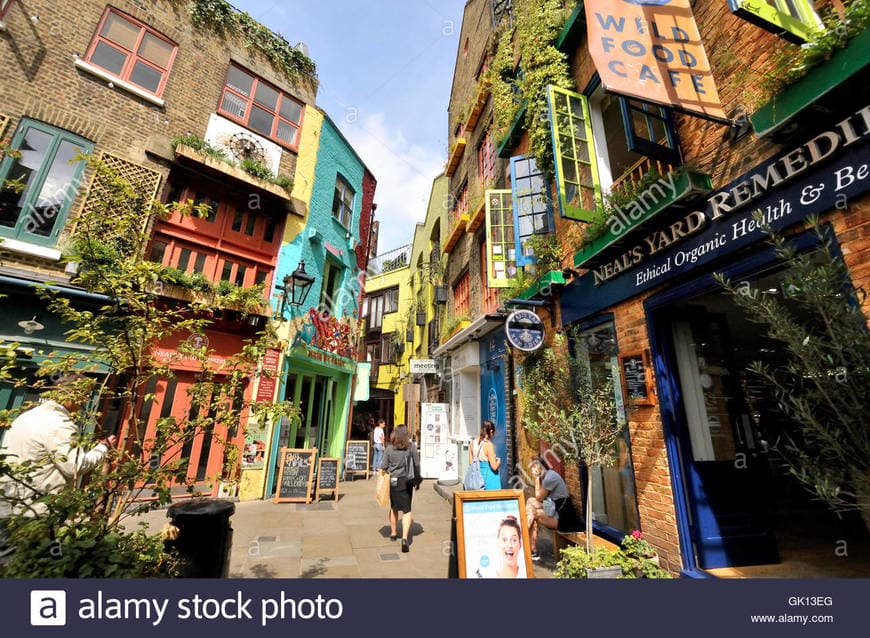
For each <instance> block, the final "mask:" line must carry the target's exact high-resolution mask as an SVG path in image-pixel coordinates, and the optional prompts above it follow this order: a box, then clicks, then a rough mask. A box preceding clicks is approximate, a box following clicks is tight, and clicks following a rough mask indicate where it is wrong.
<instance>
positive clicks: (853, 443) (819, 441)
mask: <svg viewBox="0 0 870 638" xmlns="http://www.w3.org/2000/svg"><path fill="white" fill-rule="evenodd" d="M759 219H760V218H759ZM810 223H811V225H812V227H813V229H814V231H815V234H816V235H817V237H818V238H819V241H820V245H819V246H818V248H816V249H814V250H811V251H808V252H802V253H801V252H798V251H797V250H796V249H795V247H794V245H793V244H792V243H791V242H789V241H788V240H787V239H786V238H784V237H782V236H780V235H777V234H775V233H773V232H772V231H771V229H770V228H769V227H767V228H766V231H767V233H768V236H769V237H770V242H771V243H772V245H773V246H774V248H775V251H776V255H777V257H778V258H779V259H780V260H781V261H782V264H783V266H785V267H786V270H785V271H784V281H783V284H782V290H783V291H784V293H785V295H784V296H782V297H781V296H779V295H763V294H761V293H760V291H759V290H757V289H755V288H753V287H752V286H751V285H750V284H749V283H748V282H733V281H729V280H727V279H726V278H724V277H722V276H719V277H718V279H719V281H720V283H721V284H722V285H723V286H724V287H725V288H726V289H727V290H728V291H729V292H730V293H731V295H732V297H733V299H734V301H735V302H736V303H737V305H738V306H739V307H740V308H741V309H742V310H743V311H744V312H745V313H746V316H747V317H748V318H749V319H750V320H751V321H753V322H755V323H757V324H760V325H761V326H763V328H764V329H765V330H766V333H767V336H769V337H770V338H772V339H774V340H776V341H779V342H780V343H781V344H782V346H783V349H784V352H785V354H786V358H785V360H784V361H783V362H782V363H781V364H779V365H776V366H772V365H770V364H768V363H765V362H763V361H756V362H754V363H752V365H751V366H750V368H749V370H750V371H751V372H752V373H753V374H755V375H757V376H758V377H759V378H761V379H763V380H764V382H765V383H766V384H767V385H768V387H769V388H770V391H771V392H772V394H773V396H774V398H775V399H776V402H777V405H778V408H779V410H780V411H781V412H782V413H783V414H784V415H785V416H786V417H788V419H789V421H790V424H791V425H790V427H788V428H787V429H785V431H784V432H783V434H782V438H781V440H779V441H777V442H775V443H774V451H775V452H777V453H778V454H779V456H780V458H781V460H782V462H783V463H784V465H785V467H786V468H787V469H788V472H789V473H790V474H791V475H792V476H793V477H794V478H796V479H797V480H798V481H800V482H801V483H802V484H803V485H804V487H806V489H808V490H809V491H810V492H811V493H813V494H815V495H816V496H817V497H818V498H819V499H821V500H823V501H824V502H825V503H827V505H828V506H829V507H830V508H831V509H832V510H833V511H835V512H838V513H842V512H847V511H855V510H857V511H859V512H860V513H861V515H862V516H863V517H864V520H865V521H868V520H870V428H868V427H867V415H868V414H870V393H868V391H867V389H868V387H870V331H868V329H867V326H868V323H867V321H868V318H867V315H866V314H865V313H864V311H863V306H864V304H865V303H866V299H867V297H866V292H865V291H864V290H854V289H853V288H852V286H851V284H850V280H849V274H848V271H847V269H846V266H845V264H844V263H843V261H842V260H841V259H839V258H838V257H836V256H835V255H834V254H833V252H832V249H831V239H830V235H829V234H828V233H827V232H826V231H825V230H824V228H823V227H822V226H821V225H820V224H819V221H818V219H815V218H814V219H811V220H810Z"/></svg>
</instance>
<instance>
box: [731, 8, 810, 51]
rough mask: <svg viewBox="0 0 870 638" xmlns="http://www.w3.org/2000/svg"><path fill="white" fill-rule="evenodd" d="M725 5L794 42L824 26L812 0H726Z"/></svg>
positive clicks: (745, 18)
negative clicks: (750, 0) (726, 3)
mask: <svg viewBox="0 0 870 638" xmlns="http://www.w3.org/2000/svg"><path fill="white" fill-rule="evenodd" d="M728 5H729V7H730V8H731V11H732V12H734V13H735V14H736V15H738V16H740V17H741V18H743V19H744V20H747V21H748V22H751V23H752V24H755V25H756V26H759V27H761V28H762V29H766V30H767V31H770V32H772V33H775V34H776V35H778V36H780V37H781V38H784V39H785V40H788V41H789V42H794V43H796V44H802V43H803V42H805V41H807V40H809V39H810V38H811V37H812V35H813V32H814V31H816V30H818V29H820V28H822V27H823V24H822V21H821V20H820V19H819V16H818V14H817V13H816V11H815V9H814V8H813V3H812V1H811V0H760V1H757V0H753V1H752V2H749V0H728Z"/></svg>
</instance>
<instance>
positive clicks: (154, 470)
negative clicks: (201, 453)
mask: <svg viewBox="0 0 870 638" xmlns="http://www.w3.org/2000/svg"><path fill="white" fill-rule="evenodd" d="M82 159H86V160H87V161H88V163H89V170H90V171H93V172H94V173H95V174H96V176H97V178H96V179H95V181H94V184H99V188H98V189H97V188H94V187H92V190H91V193H90V195H89V198H88V204H87V206H85V208H84V210H83V212H82V214H81V215H80V216H79V218H78V219H77V220H76V228H75V233H74V235H73V238H72V240H71V241H70V242H69V245H68V246H67V249H66V251H65V253H66V254H65V257H66V259H67V260H68V261H69V262H70V263H74V264H77V274H76V275H75V276H74V277H73V279H72V280H71V283H72V284H74V285H77V286H80V287H82V288H84V289H86V290H88V291H90V292H92V293H94V294H96V295H100V296H101V297H102V298H103V299H104V301H103V302H102V305H100V306H99V307H97V308H93V307H89V308H84V307H82V306H81V305H79V304H74V303H72V302H71V301H70V299H69V298H67V297H63V296H61V295H59V294H57V293H56V292H53V291H51V290H49V289H48V288H47V287H44V288H43V289H42V291H41V295H42V296H43V298H44V299H45V301H46V303H47V306H48V310H49V311H50V312H51V313H52V314H53V315H55V316H56V317H58V318H59V319H60V320H61V321H62V322H63V324H64V325H65V326H68V327H69V328H68V330H67V332H66V337H67V339H68V340H69V341H70V342H75V343H79V344H83V345H84V346H86V347H87V348H90V349H91V350H90V352H89V354H87V355H82V356H81V357H70V356H65V357H59V356H55V357H50V358H49V360H47V361H46V362H44V363H43V364H42V365H41V366H40V368H39V370H38V373H37V374H38V377H39V378H41V379H49V378H51V377H53V376H56V375H62V374H64V373H66V372H70V371H73V370H75V371H78V372H96V371H97V370H99V369H101V368H102V369H105V367H108V368H109V374H107V375H105V376H103V377H101V379H100V381H99V382H98V383H97V385H96V388H95V389H94V388H92V387H88V388H87V391H88V392H90V391H93V393H94V398H95V400H92V401H91V402H90V404H89V405H90V406H91V407H90V408H89V409H86V410H84V411H83V412H82V413H81V414H79V415H75V418H76V420H77V423H78V424H79V426H80V445H81V446H82V447H84V448H86V449H87V448H89V447H91V446H92V445H93V444H94V442H95V441H96V439H97V438H98V433H99V425H98V424H99V423H101V420H102V419H101V417H102V413H101V410H102V409H103V406H106V405H112V406H113V409H114V410H117V411H118V412H119V414H121V415H122V421H121V432H122V440H121V441H120V444H119V445H118V447H117V449H115V450H112V451H111V452H110V455H109V459H108V463H107V464H106V467H104V468H103V471H102V472H101V471H95V472H94V473H93V474H92V475H91V476H90V477H89V479H88V480H87V482H85V484H84V485H80V486H77V487H71V488H66V489H63V490H61V491H59V492H57V493H51V494H38V495H37V498H36V499H35V505H36V507H34V506H33V504H25V503H20V502H8V501H9V499H8V498H7V499H6V500H7V505H10V506H13V507H15V508H16V511H19V513H17V514H15V515H13V516H12V517H11V518H10V519H8V520H7V524H8V527H9V529H10V532H11V535H10V536H11V542H12V544H13V546H14V548H15V550H16V551H15V552H14V554H13V555H12V557H11V559H10V560H9V561H8V562H7V563H6V564H5V565H3V566H0V574H2V575H4V576H13V577H16V576H27V577H31V578H33V577H37V578H48V577H78V576H85V577H118V576H132V577H145V576H159V575H172V574H174V573H175V571H176V567H177V563H176V561H175V560H174V559H173V557H172V556H170V555H168V554H166V553H165V552H164V549H163V543H162V541H161V538H160V536H159V535H156V536H155V535H153V534H151V535H149V534H147V533H145V531H143V530H141V529H140V530H136V531H133V530H132V529H131V520H132V519H131V517H133V516H135V515H136V514H141V513H143V512H146V511H148V510H150V509H154V508H157V507H160V506H162V505H165V504H167V503H168V502H169V501H170V498H171V493H170V490H171V488H173V487H177V486H179V485H181V486H184V487H186V489H187V491H188V492H189V493H195V490H196V486H195V480H193V479H191V478H188V476H187V459H186V458H184V456H183V455H184V454H185V449H188V448H189V444H190V443H192V442H193V440H194V439H195V438H196V437H199V436H204V437H207V438H211V439H212V449H213V450H214V449H223V450H224V467H223V469H222V472H221V475H220V476H213V477H209V480H219V479H223V480H234V479H236V478H237V475H238V472H239V465H238V449H237V448H236V446H235V445H233V444H231V442H230V440H229V439H230V438H232V437H233V435H234V434H235V433H238V432H239V428H241V427H243V422H244V421H245V417H247V416H250V418H256V419H259V420H268V419H275V418H278V417H280V416H289V417H293V418H295V417H296V416H298V409H297V408H296V407H295V406H293V405H291V404H286V403H280V404H271V403H254V402H251V401H246V400H245V399H244V396H245V393H246V388H247V385H248V383H249V382H250V380H251V379H253V378H255V377H256V375H257V374H258V363H259V361H260V359H261V357H262V355H263V354H264V353H265V350H266V348H267V347H270V345H271V344H272V343H273V342H274V335H273V334H272V333H271V331H269V330H266V331H264V332H262V333H260V334H258V335H256V337H253V338H251V339H248V340H247V341H245V342H244V345H243V347H242V348H241V350H240V351H239V352H238V353H237V354H236V355H234V356H233V357H231V358H229V359H228V361H227V362H226V364H225V365H224V366H223V367H222V368H221V369H220V371H216V370H214V368H213V367H212V366H210V365H209V363H208V360H209V356H210V355H211V354H213V351H211V350H209V349H208V347H195V346H194V345H189V344H188V345H182V346H180V347H179V353H180V354H181V355H182V356H185V357H186V358H187V360H188V362H191V361H194V362H195V366H196V373H195V377H196V379H195V382H194V383H193V384H192V385H191V388H190V389H189V391H188V392H189V397H190V409H189V411H188V412H187V414H185V415H183V416H181V417H175V416H170V417H166V418H161V419H159V420H158V421H157V426H156V432H155V433H153V434H148V433H147V432H146V426H147V423H146V417H145V412H146V410H147V407H148V405H149V404H150V402H151V401H153V400H154V398H155V394H154V390H153V388H154V381H155V380H156V379H158V378H162V379H168V378H172V377H173V374H174V373H173V371H172V369H171V368H170V367H169V365H167V364H166V363H163V362H161V361H159V360H158V359H156V358H155V355H154V346H155V344H158V343H160V342H161V341H165V340H167V339H171V338H173V337H176V338H179V337H186V336H187V335H191V334H202V333H203V331H204V330H205V329H206V328H208V327H209V326H210V325H211V324H212V323H213V317H214V315H215V313H216V312H218V311H224V310H226V309H232V311H234V312H238V313H240V314H239V316H240V317H241V318H242V319H243V318H244V317H245V315H246V314H248V313H256V314H261V315H262V314H268V313H267V312H266V311H265V309H264V307H263V304H264V300H263V298H262V295H263V290H262V287H255V288H252V289H245V290H242V289H238V288H233V289H232V290H229V291H226V294H221V293H220V291H217V290H212V291H211V292H209V293H207V294H201V295H194V299H193V300H192V301H186V302H180V301H173V300H171V299H167V298H164V297H162V296H161V294H160V293H161V292H162V289H163V279H164V277H165V279H167V280H168V281H172V275H173V273H172V272H171V271H170V270H168V269H166V268H164V267H163V266H161V265H159V264H155V263H151V262H148V261H145V260H143V259H142V258H141V255H142V254H143V252H144V249H145V247H146V246H147V244H148V241H149V239H150V236H149V233H150V230H151V228H152V226H153V223H154V221H156V220H158V219H162V218H165V217H167V216H168V215H169V214H170V213H171V212H172V211H174V210H181V212H182V214H191V213H199V212H202V211H198V210H197V209H196V207H193V206H192V205H190V204H188V205H179V204H160V203H157V202H153V201H149V200H147V199H146V198H143V197H142V196H141V195H140V194H139V193H138V192H137V191H136V189H135V188H133V186H132V185H131V184H130V183H129V182H127V181H125V180H124V179H123V178H122V177H121V176H120V175H118V173H117V172H115V171H114V170H112V169H111V168H110V167H108V166H106V165H105V164H104V163H102V162H101V161H99V160H97V159H94V158H82ZM182 343H185V341H183V340H182ZM13 345H14V344H6V347H7V351H8V352H10V353H12V356H14V347H12V346H13ZM4 371H5V373H6V375H7V378H10V377H11V376H12V375H13V374H14V361H12V362H11V363H10V361H9V360H8V359H7V362H6V364H5V365H4ZM20 382H21V381H19V383H20ZM149 382H150V383H149ZM41 383H43V382H42V381H38V382H37V383H36V385H37V386H39V385H40V384H41ZM73 391H75V390H73V389H69V390H65V391H63V392H59V393H55V395H54V396H52V398H55V399H56V400H58V401H60V402H62V401H63V400H64V399H65V398H68V396H65V395H64V392H73ZM79 391H81V389H79ZM28 407H31V406H27V405H25V406H22V408H21V409H22V410H23V409H26V408H28ZM12 417H14V414H7V415H4V421H7V422H8V421H11V419H12ZM93 424H97V425H96V431H95V432H93V433H90V434H89V433H88V432H89V430H91V429H92V427H93ZM218 426H223V427H225V428H226V429H227V431H228V432H229V433H230V435H231V436H228V437H221V436H218V434H217V432H218V431H220V429H221V428H219V427H218ZM11 460H12V459H2V458H0V475H6V476H8V477H10V479H11V480H14V481H19V482H23V483H25V484H28V481H29V477H30V474H31V472H32V470H33V468H32V467H26V466H25V467H22V466H21V465H10V464H9V463H8V462H7V461H11ZM75 483H76V484H77V485H78V484H79V483H81V481H76V482H75ZM0 505H2V503H0ZM21 510H23V511H21Z"/></svg>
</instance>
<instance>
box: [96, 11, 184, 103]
mask: <svg viewBox="0 0 870 638" xmlns="http://www.w3.org/2000/svg"><path fill="white" fill-rule="evenodd" d="M177 50H178V46H177V45H176V44H175V43H174V42H172V41H171V40H169V38H167V37H166V36H164V35H162V34H160V33H158V32H157V31H155V30H154V29H151V28H150V27H148V26H147V25H145V24H143V23H142V22H139V21H138V20H136V19H135V18H132V17H130V16H128V15H126V14H124V13H121V12H120V11H118V10H117V9H113V8H111V7H109V8H108V9H106V12H105V13H104V14H103V18H102V20H101V21H100V25H99V27H98V28H97V33H96V35H94V39H93V41H92V42H91V46H90V47H89V48H88V52H87V54H86V55H85V61H87V62H89V63H91V64H93V65H94V66H98V67H100V68H101V69H103V70H104V71H106V72H108V73H111V74H112V75H114V76H115V77H117V78H118V79H120V80H123V81H125V82H129V83H130V84H135V85H136V86H137V87H139V88H141V89H144V90H145V91H148V92H149V93H152V94H154V95H157V96H160V95H162V94H163V89H164V87H165V86H166V80H167V78H168V77H169V71H170V69H171V68H172V62H173V60H174V59H175V53H176V51H177Z"/></svg>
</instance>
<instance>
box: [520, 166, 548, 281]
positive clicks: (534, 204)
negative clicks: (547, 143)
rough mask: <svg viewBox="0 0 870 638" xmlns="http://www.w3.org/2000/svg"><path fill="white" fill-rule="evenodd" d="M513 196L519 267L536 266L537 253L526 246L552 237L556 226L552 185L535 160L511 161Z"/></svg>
mask: <svg viewBox="0 0 870 638" xmlns="http://www.w3.org/2000/svg"><path fill="white" fill-rule="evenodd" d="M511 193H512V196H513V207H514V215H515V219H514V223H515V232H516V242H517V266H526V265H529V264H533V263H535V261H536V259H535V253H534V251H533V250H532V248H531V247H530V246H528V245H527V242H528V240H529V238H530V237H534V236H535V235H549V234H551V233H552V232H553V231H554V230H555V228H554V225H553V206H552V203H551V201H550V185H549V183H547V181H546V179H544V175H543V173H541V171H539V170H538V165H537V164H536V163H535V159H534V158H533V157H526V156H525V155H521V156H519V157H514V158H511Z"/></svg>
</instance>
